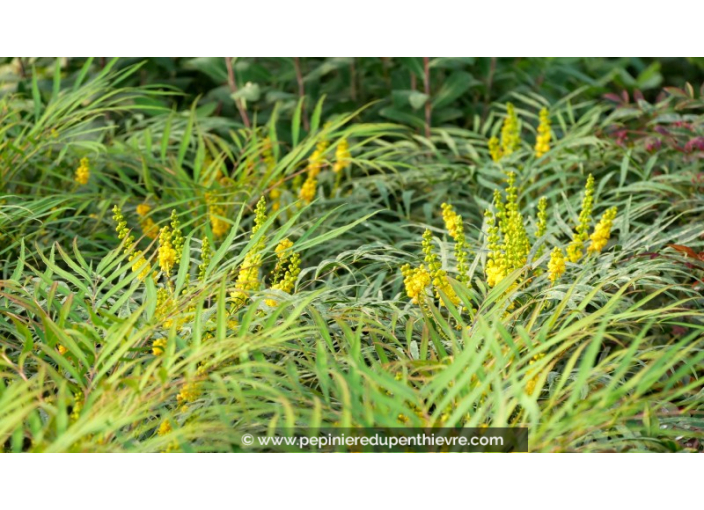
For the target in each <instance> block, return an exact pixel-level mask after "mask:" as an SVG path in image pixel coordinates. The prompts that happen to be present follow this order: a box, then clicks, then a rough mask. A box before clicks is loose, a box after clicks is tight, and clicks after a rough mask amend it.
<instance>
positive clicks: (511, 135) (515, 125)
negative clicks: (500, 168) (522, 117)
mask: <svg viewBox="0 0 704 510" xmlns="http://www.w3.org/2000/svg"><path fill="white" fill-rule="evenodd" d="M520 145H521V127H520V124H519V121H518V115H517V114H516V108H515V107H514V106H513V104H511V103H507V104H506V118H505V119H504V122H503V125H502V126H501V142H499V139H498V138H496V137H495V136H493V137H491V139H490V140H489V154H490V155H491V159H492V160H494V161H496V162H499V161H500V160H501V159H502V158H504V157H506V156H509V155H511V154H513V153H514V152H515V151H516V150H518V148H519V147H520Z"/></svg>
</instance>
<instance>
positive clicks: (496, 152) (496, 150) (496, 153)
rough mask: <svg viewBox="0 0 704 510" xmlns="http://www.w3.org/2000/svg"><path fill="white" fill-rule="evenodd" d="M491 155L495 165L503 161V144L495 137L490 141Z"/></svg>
mask: <svg viewBox="0 0 704 510" xmlns="http://www.w3.org/2000/svg"><path fill="white" fill-rule="evenodd" d="M489 155H490V156H491V159H492V160H493V161H494V162H495V163H498V162H499V161H501V158H502V156H503V153H502V152H501V143H500V142H499V139H498V138H496V137H495V136H492V137H491V138H490V139H489Z"/></svg>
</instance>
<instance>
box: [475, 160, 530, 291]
mask: <svg viewBox="0 0 704 510" xmlns="http://www.w3.org/2000/svg"><path fill="white" fill-rule="evenodd" d="M507 183H508V187H507V188H506V201H505V202H504V201H503V199H502V196H501V192H499V191H498V190H497V191H496V192H495V193H494V208H495V209H496V213H495V214H492V213H491V212H490V211H487V212H486V213H485V218H486V220H487V226H488V229H487V244H488V248H489V255H488V259H487V264H486V269H485V272H486V277H487V284H488V285H489V286H490V287H493V286H495V285H496V284H498V283H499V282H500V281H501V280H503V279H504V278H505V277H506V276H508V274H510V273H511V272H512V271H514V270H516V269H520V268H522V267H523V266H525V264H526V262H527V261H528V253H529V252H530V241H529V240H528V233H527V232H526V228H525V225H524V222H523V215H522V214H521V212H520V208H519V204H518V188H517V187H516V175H515V174H514V173H513V172H509V174H508V179H507ZM496 221H498V225H497V224H496Z"/></svg>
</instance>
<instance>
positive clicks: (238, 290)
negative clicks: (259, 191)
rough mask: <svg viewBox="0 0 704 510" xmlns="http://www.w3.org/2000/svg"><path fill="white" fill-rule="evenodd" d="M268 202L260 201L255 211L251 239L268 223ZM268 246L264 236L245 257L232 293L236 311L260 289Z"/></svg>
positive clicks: (262, 199) (261, 199)
mask: <svg viewBox="0 0 704 510" xmlns="http://www.w3.org/2000/svg"><path fill="white" fill-rule="evenodd" d="M266 219H267V217H266V200H265V199H264V197H262V198H260V199H259V202H257V207H256V209H255V217H254V227H252V234H251V238H252V239H254V237H255V235H256V234H257V232H259V230H260V229H261V228H262V226H263V225H264V223H265V222H266ZM265 245H266V239H265V237H264V236H261V237H260V238H259V241H258V242H257V243H256V244H255V245H254V246H252V248H251V249H250V250H249V251H248V252H247V254H246V255H245V256H244V261H242V265H241V266H240V269H239V272H238V274H237V282H236V284H235V285H236V286H235V290H233V291H232V292H231V293H230V297H231V298H232V300H233V302H234V310H238V309H240V308H241V307H242V306H243V305H244V304H245V303H246V302H247V299H249V294H250V293H251V292H254V291H256V290H258V289H259V269H260V268H261V265H262V251H263V250H264V247H265Z"/></svg>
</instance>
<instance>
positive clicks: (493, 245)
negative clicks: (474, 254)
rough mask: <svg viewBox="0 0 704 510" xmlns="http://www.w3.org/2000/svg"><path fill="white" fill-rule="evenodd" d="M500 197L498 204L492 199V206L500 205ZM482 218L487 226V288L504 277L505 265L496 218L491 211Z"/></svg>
mask: <svg viewBox="0 0 704 510" xmlns="http://www.w3.org/2000/svg"><path fill="white" fill-rule="evenodd" d="M500 201H501V197H500V196H499V198H498V202H497V199H496V196H495V197H494V204H495V205H498V204H500ZM497 214H498V213H497ZM484 218H485V221H486V225H487V233H486V235H487V249H488V250H489V254H488V256H487V262H486V268H485V273H486V282H487V285H489V287H494V286H495V285H496V284H497V283H499V282H500V281H501V280H503V279H504V278H505V277H506V265H505V259H504V257H503V253H502V252H501V246H500V244H499V243H500V241H501V237H500V234H499V227H498V226H496V216H495V215H494V214H492V212H491V211H488V210H487V211H485V212H484Z"/></svg>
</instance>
